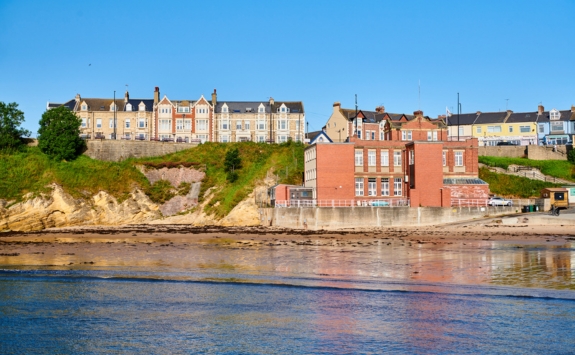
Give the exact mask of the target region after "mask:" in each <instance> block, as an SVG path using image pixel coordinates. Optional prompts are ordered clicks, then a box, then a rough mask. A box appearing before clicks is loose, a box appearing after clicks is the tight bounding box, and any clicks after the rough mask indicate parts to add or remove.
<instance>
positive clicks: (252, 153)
mask: <svg viewBox="0 0 575 355" xmlns="http://www.w3.org/2000/svg"><path fill="white" fill-rule="evenodd" d="M234 148H237V149H238V150H239V153H240V158H241V160H242V167H241V169H239V170H237V173H238V179H237V180H236V181H235V182H233V183H230V182H228V181H227V179H226V172H225V171H224V158H225V155H226V152H227V151H228V150H230V149H234ZM303 148H304V146H303V145H302V144H298V143H292V142H288V143H284V144H279V145H269V144H263V143H253V142H246V143H205V144H201V145H199V146H198V147H196V148H192V149H188V150H184V151H180V152H177V153H173V154H169V155H164V156H160V157H154V158H142V159H127V160H124V161H122V162H106V161H99V160H94V159H91V158H89V157H87V156H80V157H79V158H78V159H76V160H74V161H70V162H66V161H62V162H56V161H53V160H51V159H49V158H48V157H47V156H46V155H45V154H43V153H42V152H41V151H40V150H39V149H38V148H37V147H26V148H23V149H22V150H21V151H19V152H15V153H11V154H7V153H1V152H0V199H5V200H9V201H20V200H22V198H23V197H24V195H26V194H28V193H32V194H34V195H37V194H39V193H46V192H49V187H48V186H49V185H50V184H52V183H56V184H59V185H61V186H62V187H63V189H64V191H66V192H67V193H69V194H71V195H72V196H74V197H77V198H79V197H84V198H87V197H90V196H92V195H94V194H96V193H97V192H99V191H106V192H108V193H109V194H111V195H113V196H114V197H116V198H117V199H119V200H120V201H121V200H123V199H125V198H126V197H127V196H128V195H129V193H130V192H131V191H132V190H133V189H134V188H140V189H142V190H143V191H145V192H147V193H148V195H149V196H151V197H152V198H153V197H154V196H155V194H153V193H151V191H152V187H151V186H150V183H149V182H148V181H147V179H146V178H145V176H144V175H143V174H142V173H141V172H140V171H139V170H138V169H137V168H136V166H138V165H146V166H148V167H161V166H168V167H176V166H179V165H180V164H181V165H182V166H191V167H197V168H200V169H202V170H204V169H205V172H206V177H205V179H204V181H203V182H202V191H201V193H200V195H202V194H203V192H205V191H206V190H207V189H208V188H212V187H213V188H214V189H213V190H212V191H213V193H214V197H213V199H212V200H211V201H210V202H209V203H208V205H207V206H206V212H208V213H213V214H215V215H217V216H220V217H222V216H225V215H226V214H227V213H228V212H229V211H231V209H232V208H233V207H234V206H235V205H237V204H238V203H239V202H240V201H241V200H243V199H244V198H245V197H247V195H248V194H249V193H250V192H251V191H252V190H253V188H254V186H255V185H256V183H257V182H258V181H259V180H262V179H263V178H265V176H266V174H267V172H268V171H270V170H271V171H272V172H274V173H275V174H276V175H277V176H278V182H284V183H296V184H301V182H302V181H301V179H302V172H303V165H304V164H303V163H304V162H303ZM218 202H219V203H218Z"/></svg>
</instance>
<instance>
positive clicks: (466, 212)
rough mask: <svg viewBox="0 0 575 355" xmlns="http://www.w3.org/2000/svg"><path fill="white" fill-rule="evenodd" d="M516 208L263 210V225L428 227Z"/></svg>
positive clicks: (261, 213) (513, 210)
mask: <svg viewBox="0 0 575 355" xmlns="http://www.w3.org/2000/svg"><path fill="white" fill-rule="evenodd" d="M519 211H520V209H519V208H518V207H516V206H513V207H504V206H501V207H499V206H498V207H453V208H444V207H417V208H413V207H396V208H385V207H334V208H326V207H324V208H315V207H301V208H262V209H260V218H261V223H262V225H266V226H275V227H284V228H301V229H314V230H315V229H343V228H360V229H361V228H378V227H403V226H425V225H435V224H443V223H452V222H459V221H465V220H471V219H474V218H483V217H488V216H493V217H495V216H500V215H504V214H509V213H514V212H519Z"/></svg>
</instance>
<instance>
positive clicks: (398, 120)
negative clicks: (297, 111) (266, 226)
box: [270, 102, 489, 207]
mask: <svg viewBox="0 0 575 355" xmlns="http://www.w3.org/2000/svg"><path fill="white" fill-rule="evenodd" d="M448 133H449V132H448V125H447V124H446V122H445V121H443V120H441V119H431V118H429V117H427V116H424V114H423V112H422V111H415V112H414V113H413V114H395V113H387V112H385V108H384V107H382V106H381V107H377V108H376V110H375V111H363V110H353V109H344V108H341V105H340V103H339V102H336V103H334V105H333V111H332V114H331V116H330V118H329V119H328V122H327V124H326V126H325V127H324V129H323V130H322V131H319V132H313V133H311V134H310V138H311V141H310V145H309V146H308V147H306V149H305V153H304V155H305V156H304V161H305V172H304V186H303V187H302V186H285V185H284V186H281V185H280V186H277V187H275V188H274V189H272V191H271V192H270V194H271V199H272V201H273V203H274V204H275V205H276V206H293V205H306V204H307V205H310V204H311V205H317V206H326V207H327V206H333V207H337V206H357V205H367V206H398V205H399V206H405V205H409V206H414V207H417V206H426V207H427V206H437V207H446V206H454V205H485V204H486V201H487V199H488V198H489V185H488V184H487V183H485V182H484V181H483V180H481V179H479V177H478V172H479V168H478V160H477V156H478V147H479V144H478V139H477V138H474V137H467V138H461V139H459V140H451V139H449V134H448Z"/></svg>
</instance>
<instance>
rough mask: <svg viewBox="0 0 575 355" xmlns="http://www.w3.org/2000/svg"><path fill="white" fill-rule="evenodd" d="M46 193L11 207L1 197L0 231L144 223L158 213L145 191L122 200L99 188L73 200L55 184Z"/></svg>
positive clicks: (158, 214)
mask: <svg viewBox="0 0 575 355" xmlns="http://www.w3.org/2000/svg"><path fill="white" fill-rule="evenodd" d="M51 187H52V192H51V193H50V194H49V195H43V196H37V197H32V196H28V197H29V198H28V199H26V200H25V201H23V202H19V203H15V204H13V205H11V206H9V205H8V203H7V202H6V201H4V200H0V231H6V230H11V231H35V230H42V229H45V228H53V227H66V226H79V225H120V224H131V223H145V222H147V221H151V220H154V219H157V218H159V217H160V216H161V214H160V212H159V207H158V205H156V204H155V203H153V202H152V201H151V200H150V199H149V198H148V196H146V194H144V193H143V192H141V191H140V190H134V191H133V192H132V193H131V194H130V197H129V198H127V199H126V200H125V201H123V202H122V203H118V201H117V200H116V199H115V198H114V197H113V196H111V195H109V194H108V193H106V192H104V191H100V192H99V193H98V194H96V195H95V196H93V197H92V198H91V199H90V200H84V199H75V198H73V197H72V196H70V195H69V194H67V193H66V192H64V190H63V189H62V187H60V186H58V185H52V186H51Z"/></svg>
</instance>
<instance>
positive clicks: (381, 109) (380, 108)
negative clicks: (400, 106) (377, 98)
mask: <svg viewBox="0 0 575 355" xmlns="http://www.w3.org/2000/svg"><path fill="white" fill-rule="evenodd" d="M375 112H377V113H384V112H385V106H377V107H376V108H375Z"/></svg>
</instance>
